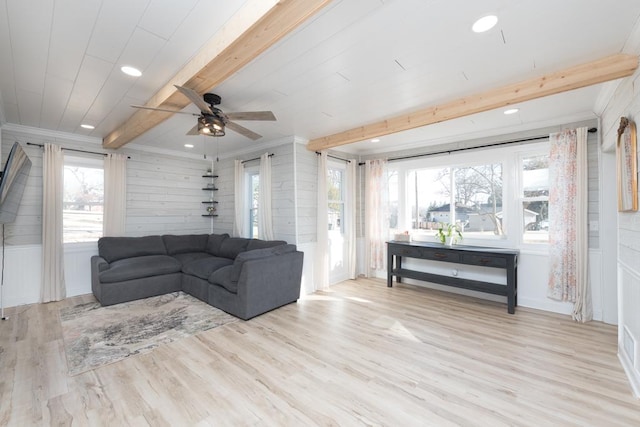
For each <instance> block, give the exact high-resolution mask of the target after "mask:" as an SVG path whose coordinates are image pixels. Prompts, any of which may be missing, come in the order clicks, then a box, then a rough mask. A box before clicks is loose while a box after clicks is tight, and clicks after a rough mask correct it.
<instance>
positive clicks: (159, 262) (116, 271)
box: [99, 255, 181, 283]
mask: <svg viewBox="0 0 640 427" xmlns="http://www.w3.org/2000/svg"><path fill="white" fill-rule="evenodd" d="M180 268H181V265H180V262H179V261H178V260H177V259H175V258H172V257H170V256H168V255H147V256H139V257H133V258H126V259H121V260H118V261H115V262H112V263H111V265H110V266H109V268H108V269H107V270H105V271H102V272H100V273H99V278H100V281H101V282H102V283H115V282H122V281H125V280H133V279H141V278H143V277H152V276H161V275H164V274H171V273H179V272H180Z"/></svg>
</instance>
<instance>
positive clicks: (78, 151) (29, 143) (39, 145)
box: [27, 142, 131, 159]
mask: <svg viewBox="0 0 640 427" xmlns="http://www.w3.org/2000/svg"><path fill="white" fill-rule="evenodd" d="M27 145H34V146H36V147H40V148H43V147H44V144H35V143H33V142H27ZM62 149H63V150H65V151H75V152H77V153H85V154H97V155H98V156H106V155H108V154H109V153H98V152H96V151H85V150H77V149H75V148H64V147H62ZM130 158H131V157H130V156H127V159H130Z"/></svg>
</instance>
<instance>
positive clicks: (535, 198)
mask: <svg viewBox="0 0 640 427" xmlns="http://www.w3.org/2000/svg"><path fill="white" fill-rule="evenodd" d="M521 195H522V229H523V235H522V240H523V242H524V243H547V242H548V241H549V155H548V154H537V155H531V156H527V157H524V158H523V159H522V191H521Z"/></svg>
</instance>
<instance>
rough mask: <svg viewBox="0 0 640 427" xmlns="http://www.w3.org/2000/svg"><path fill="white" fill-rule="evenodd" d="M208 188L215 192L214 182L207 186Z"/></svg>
mask: <svg viewBox="0 0 640 427" xmlns="http://www.w3.org/2000/svg"><path fill="white" fill-rule="evenodd" d="M207 188H209V189H211V190H213V182H210V183H208V184H207Z"/></svg>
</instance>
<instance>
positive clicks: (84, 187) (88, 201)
mask: <svg viewBox="0 0 640 427" xmlns="http://www.w3.org/2000/svg"><path fill="white" fill-rule="evenodd" d="M62 203H63V215H62V224H63V231H62V233H63V242H64V243H78V242H91V241H96V240H98V239H99V238H100V237H102V219H103V210H104V171H103V169H102V168H97V167H86V166H77V165H74V164H73V163H70V164H65V167H64V194H63V200H62Z"/></svg>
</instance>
